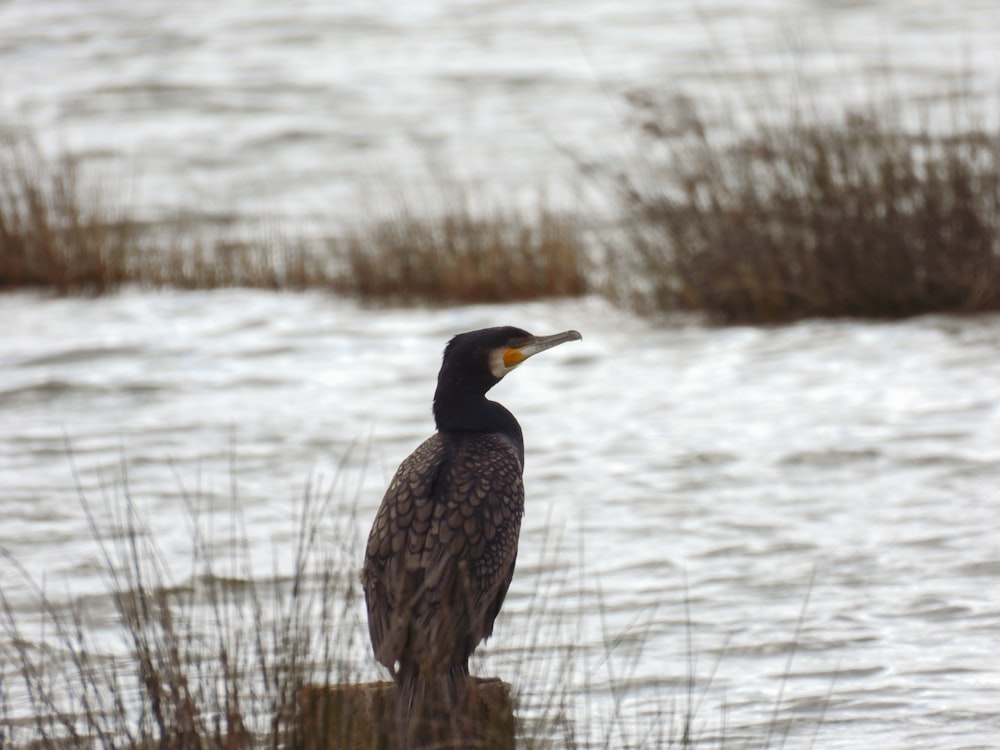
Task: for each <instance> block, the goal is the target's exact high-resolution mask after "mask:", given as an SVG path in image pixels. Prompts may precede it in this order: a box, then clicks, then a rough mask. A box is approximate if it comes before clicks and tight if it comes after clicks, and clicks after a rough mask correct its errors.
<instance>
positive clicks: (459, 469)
mask: <svg viewBox="0 0 1000 750" xmlns="http://www.w3.org/2000/svg"><path fill="white" fill-rule="evenodd" d="M446 471H447V474H446V476H445V477H444V478H443V484H445V485H446V486H448V487H449V488H450V492H449V493H448V496H449V497H448V502H447V503H446V504H445V508H444V509H443V510H442V512H441V513H440V517H439V519H438V527H437V535H438V540H439V544H438V547H439V548H441V549H445V550H447V554H446V555H441V562H442V563H447V564H449V565H450V566H451V567H454V568H456V569H458V570H460V571H462V570H468V571H470V572H471V575H469V576H467V580H465V581H462V582H460V585H461V587H462V588H463V589H464V593H463V594H461V595H464V596H465V598H466V602H465V604H466V605H467V607H468V610H469V611H468V617H469V622H468V644H467V654H466V655H468V654H471V653H472V650H473V649H474V648H475V647H476V646H477V645H478V644H479V642H480V641H482V640H483V639H484V638H488V637H489V636H490V635H492V633H493V621H494V619H495V618H496V616H497V613H498V612H499V611H500V606H501V604H502V603H503V600H504V597H505V596H506V594H507V588H508V586H509V585H510V581H511V577H512V576H513V575H514V562H515V559H516V558H517V542H518V535H519V534H520V530H521V516H522V514H523V512H524V485H523V483H522V481H521V462H520V459H519V458H518V455H517V451H516V450H515V448H514V446H513V445H512V444H511V443H510V441H508V440H507V439H506V438H504V437H502V436H500V435H495V434H478V435H470V436H468V437H467V438H466V439H465V441H464V442H463V443H462V445H461V447H460V448H459V450H457V451H456V452H455V455H454V456H453V458H452V460H451V461H449V463H448V466H447V469H446ZM432 530H433V529H432ZM449 561H451V562H449ZM456 563H457V564H456Z"/></svg>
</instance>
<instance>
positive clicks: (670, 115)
mask: <svg viewBox="0 0 1000 750" xmlns="http://www.w3.org/2000/svg"><path fill="white" fill-rule="evenodd" d="M630 102H631V105H632V108H633V111H634V112H635V113H636V114H637V115H638V117H639V120H640V127H641V132H642V133H643V140H642V144H643V150H644V157H645V158H644V162H643V163H642V164H641V165H640V167H639V168H634V169H630V170H629V171H628V172H626V174H625V175H624V176H623V177H622V178H621V180H620V184H619V188H620V189H619V190H618V193H617V194H618V196H619V197H620V199H621V202H620V206H621V214H622V219H623V225H624V226H625V232H624V233H623V235H622V239H620V240H619V241H616V242H614V243H612V244H613V245H614V249H613V252H611V253H609V255H608V258H607V261H608V263H607V266H608V267H607V268H595V267H594V266H593V265H592V264H589V263H588V262H586V255H587V254H586V251H585V249H584V247H585V242H584V236H585V234H586V232H585V230H584V220H583V218H582V217H579V216H577V217H573V216H570V215H565V214H558V213H555V212H553V211H550V210H547V209H544V208H542V209H539V210H538V213H537V215H535V216H530V215H529V216H526V215H524V214H523V213H520V212H517V211H511V210H505V209H494V210H493V211H491V212H485V213H483V212H476V211H473V210H472V209H471V208H470V206H469V203H468V202H467V201H465V200H464V199H463V200H459V201H451V202H450V203H449V202H447V201H445V202H444V206H445V207H444V210H442V211H439V212H428V213H420V214H418V213H417V212H415V211H414V210H412V209H411V208H409V207H407V203H406V200H405V199H400V200H398V202H397V209H396V211H395V212H393V213H392V214H391V215H390V216H389V218H383V219H378V220H375V219H373V220H371V221H369V222H368V223H367V224H366V225H364V226H362V227H361V228H359V229H358V230H356V231H354V232H353V233H350V234H348V235H347V236H345V237H342V238H339V239H335V240H332V241H330V242H329V243H328V246H327V247H326V248H324V249H323V250H322V251H319V250H310V249H306V248H305V247H303V246H301V245H295V244H293V243H290V242H288V241H285V240H282V239H281V238H277V239H270V240H267V241H261V240H259V239H252V240H249V241H233V240H232V238H222V239H217V240H215V241H204V240H203V239H201V238H200V237H199V236H198V233H199V230H198V229H197V228H196V227H194V226H190V227H188V228H185V227H184V226H181V228H180V230H178V231H177V232H176V233H175V236H174V237H173V238H171V237H166V238H164V237H163V236H162V234H160V235H155V236H154V235H153V234H151V233H150V232H148V231H146V232H140V231H139V230H138V229H137V227H136V225H135V223H134V222H132V221H130V220H129V217H128V216H126V215H125V212H124V211H123V210H122V209H121V207H120V206H118V207H116V208H115V210H114V211H112V210H109V209H107V208H106V207H105V206H106V205H107V201H106V200H104V199H103V193H102V191H100V190H95V189H93V187H92V186H90V185H83V184H81V180H80V179H79V176H78V171H79V170H78V169H77V165H76V164H75V163H74V161H73V160H72V159H62V160H59V161H58V162H56V163H55V164H50V163H48V162H46V161H45V160H44V159H43V158H42V157H41V156H40V155H39V154H38V152H37V150H36V149H34V148H32V147H31V146H30V144H27V145H26V144H25V142H24V141H23V140H21V141H10V140H8V141H7V142H5V143H4V144H2V145H0V166H2V170H3V171H2V175H0V289H3V288H7V289H11V288H17V287H23V286H38V287H47V288H51V289H54V290H56V291H58V292H62V293H67V292H70V293H75V292H83V293H102V292H106V291H110V290H113V289H115V288H117V287H119V286H121V285H122V284H126V283H133V284H139V285H143V286H150V287H161V286H168V287H177V288H185V289H205V288H216V287H225V286H244V287H256V288H264V289H306V288H324V289H330V290H333V291H336V292H338V293H342V294H347V295H350V296H354V297H357V298H359V299H362V300H365V301H374V302H378V303H392V304H414V303H432V304H433V303H438V304H440V303H445V304H448V303H452V304H465V303H476V302H511V301H516V300H526V299H537V298H545V297H560V296H575V295H581V294H585V293H587V292H588V291H589V290H594V289H597V288H599V287H600V288H601V289H603V290H604V291H605V292H606V293H607V294H609V295H610V296H613V297H616V298H617V299H620V300H625V301H627V302H628V303H629V304H632V305H634V306H635V307H636V308H638V309H641V310H647V311H675V310H680V311H696V312H700V313H704V314H706V315H708V316H709V317H711V318H713V319H716V320H720V321H722V322H781V321H788V320H795V319H798V318H805V317H843V316H852V317H877V318H897V317H906V316H910V315H918V314H922V313H928V312H960V313H972V312H980V311H990V310H998V309H1000V260H998V253H1000V133H998V132H994V131H991V130H983V129H979V128H975V127H973V126H972V125H970V124H968V123H972V122H974V121H975V117H971V116H963V117H962V118H961V121H962V122H963V123H965V125H964V126H963V127H955V128H953V129H952V132H951V134H941V133H939V132H933V131H932V130H931V129H930V128H929V127H923V128H917V129H914V128H912V127H909V128H908V127H904V126H903V125H902V124H901V121H902V118H901V117H900V115H899V112H898V110H896V109H888V108H887V109H886V110H885V111H875V110H874V109H873V110H872V111H870V112H867V113H865V114H863V115H858V114H856V113H847V114H845V115H844V116H843V117H842V118H841V119H840V120H838V121H828V122H825V123H823V122H817V121H816V118H813V119H812V120H809V121H802V120H793V121H792V122H791V123H790V124H789V123H786V124H782V125H773V124H767V123H765V122H760V123H759V124H758V126H757V127H756V129H755V130H754V131H753V132H752V133H751V134H750V135H747V136H746V137H744V138H743V139H742V140H736V141H734V140H733V137H732V132H733V130H732V128H731V127H730V128H712V127H710V125H709V118H707V117H703V116H701V115H700V114H699V112H698V110H697V108H696V107H694V106H693V105H691V104H690V103H689V102H685V101H683V100H674V101H673V102H671V105H670V107H669V108H667V107H661V106H659V105H658V104H656V103H654V102H655V100H654V99H653V98H652V97H650V96H648V95H643V96H636V97H633V98H632V99H631V100H630ZM668 109H669V111H668ZM762 120H763V118H762ZM595 271H597V272H600V273H601V274H602V277H601V280H600V282H599V283H598V282H597V281H595V278H596V274H595Z"/></svg>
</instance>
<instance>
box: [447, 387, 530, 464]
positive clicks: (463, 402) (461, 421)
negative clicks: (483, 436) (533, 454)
mask: <svg viewBox="0 0 1000 750" xmlns="http://www.w3.org/2000/svg"><path fill="white" fill-rule="evenodd" d="M434 422H435V424H436V425H437V428H438V431H439V432H463V431H464V432H496V433H499V434H501V435H504V436H505V437H507V438H508V439H509V440H510V441H511V442H512V443H514V446H515V447H516V448H517V450H518V453H520V454H521V455H523V453H524V436H523V434H522V432H521V425H520V424H518V422H517V420H516V419H515V418H514V415H513V414H511V413H510V412H509V411H507V409H506V408H504V407H503V406H502V405H501V404H498V403H497V402H496V401H490V400H489V399H488V398H486V395H485V394H484V393H481V392H479V391H477V390H473V389H463V388H459V389H456V388H454V387H450V388H445V389H442V388H441V387H440V386H439V387H438V389H437V392H436V393H435V394H434ZM522 463H523V460H522Z"/></svg>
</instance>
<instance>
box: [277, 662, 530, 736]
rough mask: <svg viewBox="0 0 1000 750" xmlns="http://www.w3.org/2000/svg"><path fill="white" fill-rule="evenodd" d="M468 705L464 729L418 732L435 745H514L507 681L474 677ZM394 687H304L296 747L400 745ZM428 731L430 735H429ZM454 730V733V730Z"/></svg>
mask: <svg viewBox="0 0 1000 750" xmlns="http://www.w3.org/2000/svg"><path fill="white" fill-rule="evenodd" d="M471 686H472V697H471V703H472V706H471V710H470V714H469V717H468V721H467V722H466V723H465V724H466V725H465V728H464V729H461V730H459V729H456V727H457V726H459V724H458V723H457V722H452V724H451V725H450V726H447V727H445V729H444V732H443V733H442V732H436V731H434V730H433V729H427V728H424V729H422V730H420V731H417V732H416V733H417V734H418V735H422V736H424V737H425V740H424V743H421V742H414V741H413V740H411V741H410V743H409V748H408V750H417V748H419V747H420V746H421V744H427V746H428V747H430V746H433V747H435V748H444V747H453V748H469V747H475V748H483V749H484V750H514V728H515V724H514V707H513V703H512V702H511V697H510V686H509V685H507V684H506V683H505V682H503V681H502V680H500V679H499V678H496V677H491V678H472V682H471ZM395 696H396V687H395V685H394V684H393V683H392V682H368V683H364V684H360V685H331V686H329V687H305V688H303V689H302V691H301V692H300V693H299V712H300V713H299V728H300V730H301V734H300V742H299V743H297V744H298V747H297V748H296V750H399V745H400V742H399V740H398V737H397V733H396V732H394V729H395V726H394V721H395V718H394V717H395V713H394V708H395V707H394V701H395ZM428 733H429V734H428ZM456 733H458V734H456Z"/></svg>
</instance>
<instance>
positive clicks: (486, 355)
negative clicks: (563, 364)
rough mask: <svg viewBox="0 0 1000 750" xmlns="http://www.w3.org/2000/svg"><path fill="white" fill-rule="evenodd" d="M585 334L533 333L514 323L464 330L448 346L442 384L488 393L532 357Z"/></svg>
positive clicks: (569, 332) (568, 332)
mask: <svg viewBox="0 0 1000 750" xmlns="http://www.w3.org/2000/svg"><path fill="white" fill-rule="evenodd" d="M582 338H583V337H582V336H581V335H580V334H579V333H578V332H577V331H563V332H562V333H555V334H552V335H551V336H533V335H532V334H530V333H528V332H527V331H525V330H523V329H521V328H515V327H513V326H498V327H496V328H483V329H480V330H478V331H469V332H468V333H460V334H458V335H457V336H455V337H454V338H453V339H452V340H451V341H449V342H448V345H447V346H446V347H445V350H444V358H443V360H442V362H441V372H440V373H439V374H438V387H439V388H440V387H441V386H442V385H445V386H446V387H462V386H467V387H470V388H473V389H474V390H476V391H479V392H480V393H486V391H488V390H489V389H490V388H492V387H493V386H494V385H496V384H497V383H499V382H500V381H501V380H502V379H503V377H504V376H505V375H506V374H507V373H508V372H510V371H511V370H513V369H514V368H515V367H517V366H518V365H519V364H521V363H522V362H524V361H525V360H526V359H528V358H529V357H533V356H534V355H536V354H538V353H539V352H543V351H545V350H546V349H551V348H552V347H554V346H558V345H559V344H564V343H566V342H567V341H579V340H580V339H582Z"/></svg>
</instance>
